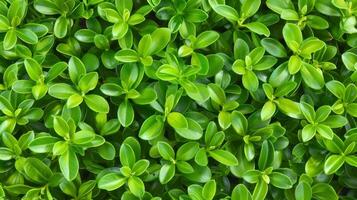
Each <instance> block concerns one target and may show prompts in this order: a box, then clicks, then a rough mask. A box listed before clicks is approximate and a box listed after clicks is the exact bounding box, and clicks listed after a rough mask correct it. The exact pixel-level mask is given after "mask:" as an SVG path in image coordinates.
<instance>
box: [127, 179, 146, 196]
mask: <svg viewBox="0 0 357 200" xmlns="http://www.w3.org/2000/svg"><path fill="white" fill-rule="evenodd" d="M128 187H129V190H130V192H132V193H133V194H134V195H135V196H137V197H142V196H143V195H144V193H145V185H144V183H143V181H142V180H141V179H140V178H138V177H136V176H131V177H130V178H129V179H128Z"/></svg>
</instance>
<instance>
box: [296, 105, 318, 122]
mask: <svg viewBox="0 0 357 200" xmlns="http://www.w3.org/2000/svg"><path fill="white" fill-rule="evenodd" d="M300 110H301V112H302V114H303V115H304V117H305V119H306V120H307V121H308V122H310V123H314V122H315V118H316V114H315V110H314V107H312V106H311V105H310V104H308V103H305V102H301V103H300Z"/></svg>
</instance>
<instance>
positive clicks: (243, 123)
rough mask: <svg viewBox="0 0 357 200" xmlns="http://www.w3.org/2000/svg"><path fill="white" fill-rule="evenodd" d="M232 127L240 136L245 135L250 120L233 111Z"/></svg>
mask: <svg viewBox="0 0 357 200" xmlns="http://www.w3.org/2000/svg"><path fill="white" fill-rule="evenodd" d="M231 119H232V126H233V128H234V130H235V131H236V132H237V133H238V134H239V135H245V134H246V132H247V129H248V120H247V119H246V118H245V117H244V115H243V114H242V113H241V112H238V111H233V112H232V114H231Z"/></svg>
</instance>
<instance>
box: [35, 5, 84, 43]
mask: <svg viewBox="0 0 357 200" xmlns="http://www.w3.org/2000/svg"><path fill="white" fill-rule="evenodd" d="M81 5H82V4H81ZM34 8H35V9H36V11H38V12H39V13H41V14H43V15H50V16H52V15H55V16H57V18H55V21H54V24H53V33H54V35H55V36H56V37H57V38H64V37H66V36H67V35H68V34H69V32H70V29H71V27H73V24H74V19H76V18H79V17H81V16H82V12H83V7H82V6H80V5H79V4H78V2H76V1H75V0H66V1H60V0H54V1H50V0H36V1H34ZM58 15H59V16H58Z"/></svg>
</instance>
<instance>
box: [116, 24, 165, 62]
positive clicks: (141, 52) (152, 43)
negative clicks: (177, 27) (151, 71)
mask: <svg viewBox="0 0 357 200" xmlns="http://www.w3.org/2000/svg"><path fill="white" fill-rule="evenodd" d="M170 39H171V31H170V29H168V28H157V29H156V30H154V31H153V32H152V33H150V34H146V35H144V36H143V37H142V38H141V39H140V41H139V43H138V45H137V51H135V50H133V49H121V50H119V51H118V52H117V53H116V54H115V59H116V60H118V61H120V62H123V63H133V62H139V63H142V64H143V65H144V66H146V67H147V66H150V65H152V63H153V58H152V56H153V55H155V54H158V53H159V52H160V51H162V50H163V49H164V48H165V47H166V46H167V44H168V43H169V42H170Z"/></svg>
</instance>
